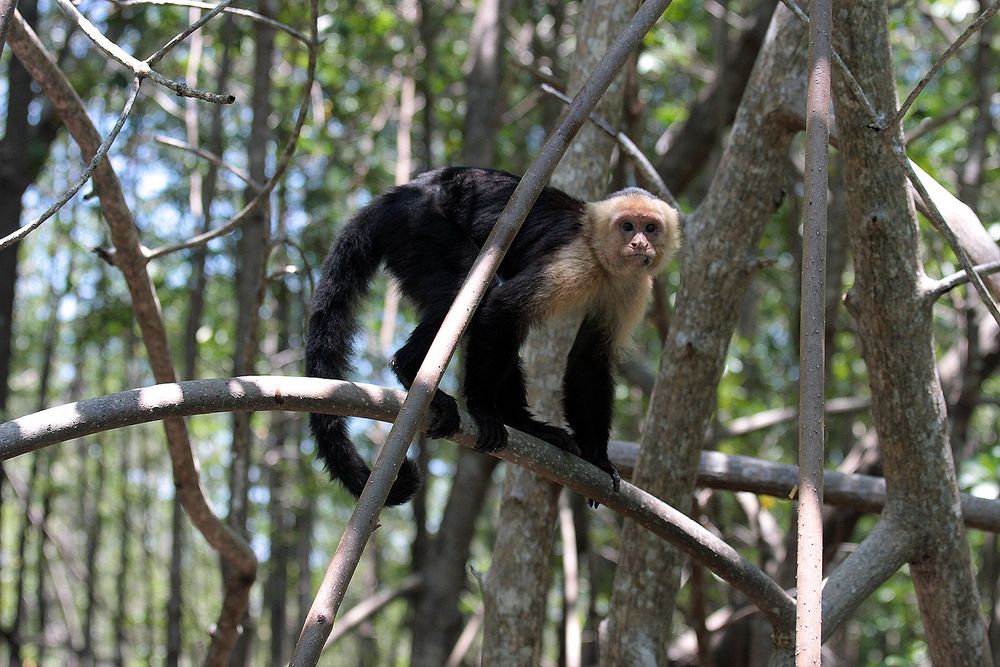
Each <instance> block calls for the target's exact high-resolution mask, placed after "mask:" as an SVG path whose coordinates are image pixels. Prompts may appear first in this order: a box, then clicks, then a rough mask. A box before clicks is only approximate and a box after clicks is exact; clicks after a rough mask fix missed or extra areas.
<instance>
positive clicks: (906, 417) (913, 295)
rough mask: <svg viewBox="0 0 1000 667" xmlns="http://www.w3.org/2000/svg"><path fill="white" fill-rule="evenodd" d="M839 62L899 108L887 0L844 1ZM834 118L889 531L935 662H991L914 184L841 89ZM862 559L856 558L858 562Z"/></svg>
mask: <svg viewBox="0 0 1000 667" xmlns="http://www.w3.org/2000/svg"><path fill="white" fill-rule="evenodd" d="M836 19H837V20H836V21H835V25H837V26H838V27H839V37H840V40H839V41H838V44H842V45H844V47H843V48H844V53H843V56H844V58H845V60H846V61H847V64H848V66H849V67H850V68H851V69H852V71H853V72H854V75H855V76H856V77H857V79H858V81H859V82H860V84H861V87H862V88H863V89H864V90H865V92H866V93H867V94H868V97H869V98H870V99H871V100H872V103H873V104H874V105H875V108H876V109H879V110H880V111H882V112H883V113H886V114H892V113H893V112H895V110H896V108H897V102H896V94H895V78H894V76H893V71H892V67H891V62H892V60H891V54H890V50H889V43H888V15H887V8H886V3H885V2H884V0H860V1H858V2H841V3H838V6H837V12H836ZM838 83H839V85H838V87H837V96H836V109H837V121H838V127H839V128H840V148H841V151H842V152H843V155H844V164H845V175H846V179H847V188H848V192H849V193H850V201H849V215H850V219H849V223H850V228H849V231H850V236H851V249H852V251H853V253H854V271H855V284H854V287H853V288H852V289H851V295H850V298H849V304H851V310H852V311H853V314H854V319H855V322H856V323H857V326H858V335H859V337H860V339H861V343H862V350H863V353H864V358H865V363H866V365H867V367H868V375H869V382H870V384H871V391H872V416H873V419H874V423H875V428H876V429H877V430H878V433H879V442H880V444H881V447H882V458H883V465H884V471H885V477H886V483H887V491H888V494H889V495H888V503H887V505H886V509H885V511H884V512H883V521H887V520H890V519H891V520H894V521H897V522H899V523H900V524H901V525H903V526H904V527H905V528H906V529H907V530H909V531H913V532H915V533H916V534H917V536H918V537H917V540H916V543H917V544H918V549H919V551H918V553H917V554H914V556H913V557H912V558H911V560H910V572H911V574H912V576H913V583H914V587H915V589H916V592H917V601H918V604H919V605H920V612H921V616H922V617H923V621H924V629H925V632H926V634H927V644H928V648H929V650H930V655H931V660H932V661H933V663H934V664H935V665H986V664H989V663H990V662H991V660H990V657H989V645H988V643H987V641H986V633H985V629H984V625H983V618H982V614H981V611H980V609H979V596H978V594H977V592H976V586H975V581H974V579H973V575H972V564H971V559H970V556H969V549H968V546H967V544H966V541H965V531H964V530H963V527H962V522H961V513H960V511H959V509H958V508H959V500H958V487H957V483H956V480H955V469H954V465H953V463H952V457H951V448H950V443H949V438H948V421H947V414H946V413H945V407H944V396H943V393H942V391H941V386H940V382H939V380H938V374H937V367H936V361H935V357H934V337H933V328H932V316H931V310H930V305H929V302H928V300H927V299H926V297H925V295H924V293H923V291H922V280H923V278H924V272H923V266H922V265H921V262H920V237H919V230H918V228H917V218H916V211H915V209H914V206H913V201H912V199H911V198H910V196H909V192H908V190H907V179H906V176H905V174H904V172H903V170H902V169H901V168H900V167H899V166H898V164H897V162H896V160H895V158H894V157H893V155H892V148H891V147H890V145H889V142H890V141H896V140H900V139H901V137H899V136H897V137H882V136H880V135H878V134H877V133H875V132H873V131H872V130H871V129H870V128H869V124H870V123H871V122H872V119H871V117H870V116H869V115H868V112H867V111H866V110H865V109H864V108H863V107H862V106H861V104H860V103H859V102H858V101H857V100H856V99H855V98H854V96H853V94H852V93H851V92H850V90H849V89H848V88H847V87H846V85H844V83H843V81H842V80H840V81H839V82H838ZM856 553H857V552H856Z"/></svg>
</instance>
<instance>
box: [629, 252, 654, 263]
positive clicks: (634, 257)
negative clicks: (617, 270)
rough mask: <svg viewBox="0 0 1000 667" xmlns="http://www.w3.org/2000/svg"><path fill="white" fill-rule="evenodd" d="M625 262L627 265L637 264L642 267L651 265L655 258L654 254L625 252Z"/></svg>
mask: <svg viewBox="0 0 1000 667" xmlns="http://www.w3.org/2000/svg"><path fill="white" fill-rule="evenodd" d="M623 254H624V255H625V261H626V262H627V263H629V264H639V265H642V266H649V265H650V264H652V263H653V259H654V258H655V257H656V253H654V252H642V251H640V252H626V253H623Z"/></svg>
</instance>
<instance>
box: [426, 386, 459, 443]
mask: <svg viewBox="0 0 1000 667" xmlns="http://www.w3.org/2000/svg"><path fill="white" fill-rule="evenodd" d="M460 424H461V418H460V417H459V416H458V403H456V402H455V399H454V398H453V397H451V396H449V395H448V394H446V393H444V392H443V391H441V390H438V391H437V392H436V393H435V394H434V399H433V400H432V401H431V421H430V424H428V426H427V437H429V438H447V437H450V436H451V435H453V434H454V433H455V431H457V430H458V427H459V425H460Z"/></svg>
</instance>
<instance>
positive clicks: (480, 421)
mask: <svg viewBox="0 0 1000 667" xmlns="http://www.w3.org/2000/svg"><path fill="white" fill-rule="evenodd" d="M470 412H471V413H472V418H473V419H475V420H476V425H477V426H479V440H477V441H476V451H477V452H499V451H500V450H501V449H503V448H504V447H506V446H507V427H506V426H504V423H503V418H502V417H501V416H500V415H499V414H498V413H495V412H480V411H473V410H471V409H470Z"/></svg>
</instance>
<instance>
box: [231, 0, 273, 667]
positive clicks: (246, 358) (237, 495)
mask: <svg viewBox="0 0 1000 667" xmlns="http://www.w3.org/2000/svg"><path fill="white" fill-rule="evenodd" d="M275 9H276V7H275V3H274V2H273V1H265V2H261V3H260V7H259V11H260V13H261V14H262V15H264V16H267V17H273V16H274V15H275V13H276V11H275ZM274 35H275V30H274V28H273V27H272V26H270V25H267V24H265V23H255V24H254V45H255V48H254V54H255V63H254V84H253V94H252V100H251V106H252V108H253V120H252V121H251V125H250V140H249V142H248V144H247V162H248V165H249V171H250V178H251V179H252V180H253V181H254V182H256V183H264V182H265V181H267V148H268V146H269V139H270V135H271V127H270V118H271V113H272V105H271V99H270V98H271V89H272V81H271V67H272V63H273V61H274ZM255 195H256V192H254V191H253V190H252V188H249V187H248V188H247V191H246V193H245V195H244V198H245V200H246V201H247V202H249V201H250V200H252V199H253V198H254V196H255ZM270 211H271V209H270V206H268V203H267V201H266V200H264V201H262V202H261V204H260V205H259V206H258V207H257V209H256V210H255V211H253V212H252V213H251V214H250V215H249V216H247V219H246V221H245V222H244V223H243V225H242V226H241V228H240V236H239V240H238V241H237V243H236V256H237V268H236V282H235V285H236V301H237V316H236V347H235V350H234V353H233V374H234V375H247V374H253V372H254V371H253V369H254V358H255V356H256V354H257V340H258V331H257V328H258V325H259V320H260V318H259V311H260V306H261V302H262V301H263V298H264V287H265V278H266V272H267V257H268V254H269V252H270V222H271V221H270V218H271V213H270ZM250 418H251V415H250V414H249V413H246V412H237V413H235V414H234V415H233V447H232V452H233V455H232V462H231V464H230V477H229V480H230V484H229V491H230V497H229V502H230V507H229V516H228V517H227V522H228V523H229V525H230V526H232V527H233V528H234V529H235V530H236V531H237V532H239V533H240V534H241V535H244V536H247V535H248V532H247V518H248V516H249V506H248V505H249V499H248V493H249V487H250V477H249V474H250V462H251V461H252V460H253V453H252V450H253V434H252V432H251V430H250ZM249 614H250V612H249V609H248V610H247V611H246V612H245V614H244V623H243V633H242V635H240V638H239V641H238V642H237V644H236V646H235V647H234V649H233V655H232V657H231V658H230V662H229V664H230V665H232V666H233V667H239V666H240V665H246V664H248V661H249V659H250V655H251V650H250V640H251V638H252V635H253V632H251V631H250V627H251V618H250V615H249Z"/></svg>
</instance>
